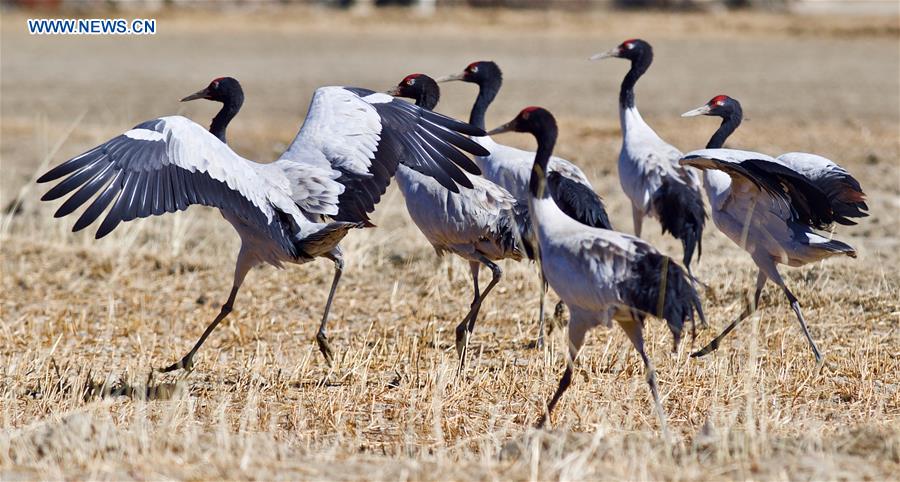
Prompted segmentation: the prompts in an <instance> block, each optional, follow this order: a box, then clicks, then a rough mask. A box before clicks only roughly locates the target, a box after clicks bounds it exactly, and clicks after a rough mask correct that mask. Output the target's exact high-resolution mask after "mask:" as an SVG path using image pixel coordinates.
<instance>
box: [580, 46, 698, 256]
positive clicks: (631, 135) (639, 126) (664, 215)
mask: <svg viewBox="0 0 900 482" xmlns="http://www.w3.org/2000/svg"><path fill="white" fill-rule="evenodd" d="M606 58H623V59H626V60H629V61H630V62H631V68H630V69H629V70H628V73H627V74H625V78H624V79H623V80H622V86H621V89H620V90H619V121H620V123H621V126H622V150H621V152H620V154H619V182H620V183H621V185H622V190H624V191H625V195H627V196H628V199H630V200H631V215H632V220H633V222H634V234H635V236H638V237H640V236H641V227H642V225H643V220H644V216H651V217H654V218H656V219H658V220H659V222H660V224H661V225H662V231H663V233H665V232H669V233H672V236H674V237H675V238H676V239H678V240H679V241H681V245H682V249H683V251H684V257H683V262H684V266H685V267H686V268H687V269H688V272H690V271H691V259H692V258H693V256H694V250H695V249H696V251H697V258H698V259H699V258H700V255H701V254H702V252H703V227H704V225H705V224H706V211H705V208H704V207H703V196H702V194H701V193H700V179H699V175H698V174H697V173H696V172H692V171H691V170H690V169H688V168H684V167H682V166H679V165H678V159H680V158H681V152H680V151H679V150H678V149H676V148H675V147H673V146H672V145H671V144H669V143H667V142H666V141H664V140H662V139H661V138H660V137H659V135H657V134H656V132H655V131H654V130H653V129H652V128H651V127H650V126H649V125H648V124H647V122H645V121H644V119H643V117H641V113H640V112H639V111H638V109H637V106H636V105H635V103H634V85H635V84H636V83H637V81H638V79H640V78H641V76H642V75H644V73H645V72H646V71H647V69H649V68H650V64H651V63H652V62H653V48H652V47H651V46H650V44H649V43H647V42H645V41H644V40H641V39H631V40H626V41H625V42H622V43H621V44H620V45H619V46H617V47H613V48H612V49H610V50H608V51H606V52H603V53H599V54H596V55H594V56H593V57H591V60H601V59H606Z"/></svg>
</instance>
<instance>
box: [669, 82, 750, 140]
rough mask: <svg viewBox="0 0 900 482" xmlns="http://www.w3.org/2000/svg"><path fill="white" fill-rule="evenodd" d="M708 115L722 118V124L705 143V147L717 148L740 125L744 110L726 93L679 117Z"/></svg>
mask: <svg viewBox="0 0 900 482" xmlns="http://www.w3.org/2000/svg"><path fill="white" fill-rule="evenodd" d="M697 115H710V116H715V117H721V118H722V124H721V125H720V126H719V128H718V129H717V130H716V132H715V133H714V134H713V135H712V137H710V138H709V142H707V143H706V148H707V149H718V148H720V147H722V146H724V145H725V140H726V139H728V137H729V136H731V134H732V133H733V132H734V131H735V130H736V129H737V128H738V126H740V125H741V121H742V120H743V118H744V112H743V110H742V109H741V103H740V102H738V101H737V99H732V98H731V97H728V96H727V95H717V96H715V97H713V98H712V99H710V100H709V102H707V103H706V104H703V105H701V106H700V107H697V108H696V109H694V110H691V111H687V112H685V113H684V114H681V117H693V116H697Z"/></svg>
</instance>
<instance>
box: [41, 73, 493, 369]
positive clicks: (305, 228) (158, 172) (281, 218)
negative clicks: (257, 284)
mask: <svg viewBox="0 0 900 482" xmlns="http://www.w3.org/2000/svg"><path fill="white" fill-rule="evenodd" d="M237 86H238V84H237V83H236V82H234V83H232V82H230V81H227V80H225V79H216V80H213V81H212V82H211V83H210V84H209V86H208V87H207V88H206V89H204V90H202V91H200V92H198V93H196V94H194V95H192V96H189V97H187V98H186V99H187V100H190V99H196V98H205V99H211V100H218V101H220V102H223V104H224V105H223V107H222V110H221V111H220V112H219V114H218V115H216V117H215V119H214V120H213V124H212V126H211V129H212V130H213V133H210V132H208V131H207V130H206V129H204V128H203V127H201V126H200V125H198V124H196V123H194V122H193V121H191V120H189V119H187V118H185V117H182V116H168V117H160V118H157V119H153V120H149V121H146V122H142V123H140V124H138V125H137V126H135V127H134V128H133V129H131V130H129V131H126V132H125V133H123V134H121V135H119V136H117V137H115V138H113V139H111V140H109V141H107V142H105V143H103V144H101V145H99V146H97V147H95V148H93V149H91V150H89V151H87V152H85V153H84V154H81V155H79V156H77V157H75V158H72V159H70V160H68V161H66V162H64V163H62V164H60V165H59V166H56V167H55V168H53V169H51V170H50V171H48V172H47V173H46V174H44V175H43V176H41V177H40V178H39V179H38V182H40V183H44V182H49V181H56V180H59V179H61V178H64V179H62V180H61V181H59V182H58V183H57V184H56V185H55V186H53V187H52V188H51V189H50V190H49V191H48V192H47V193H46V194H45V195H44V196H43V197H42V200H44V201H51V200H55V199H59V198H61V197H63V196H66V195H67V194H69V193H72V192H73V191H75V190H76V189H77V191H75V193H74V194H72V195H71V196H70V197H69V198H68V199H67V200H66V201H65V202H64V203H63V204H62V206H61V207H60V208H59V209H58V210H57V211H56V214H55V216H56V217H62V216H66V215H68V214H71V213H72V212H73V211H75V210H76V209H77V208H78V207H80V206H82V205H84V204H85V203H88V202H89V201H91V199H92V198H93V201H92V202H90V203H89V205H88V207H87V208H86V209H85V210H84V212H83V213H82V214H81V216H80V217H79V218H78V220H77V221H76V222H75V225H74V227H73V231H79V230H81V229H84V228H85V227H87V226H88V225H90V224H91V223H93V222H94V221H96V220H97V219H98V218H99V217H100V215H101V214H103V213H104V211H106V212H107V214H106V217H105V218H104V219H103V221H102V222H101V223H100V227H99V228H98V230H97V233H96V237H97V238H102V237H103V236H106V235H107V234H109V233H110V232H111V231H112V230H113V229H114V228H115V227H116V226H118V224H119V223H120V222H123V221H131V220H133V219H137V218H144V217H148V216H153V215H160V214H164V213H171V212H175V211H183V210H185V209H187V208H188V207H190V206H191V205H195V204H196V205H204V206H210V207H215V208H218V209H219V211H220V212H221V213H222V216H223V217H224V218H225V220H226V221H228V222H229V223H230V224H231V225H232V226H233V227H234V229H235V230H236V231H237V233H238V236H239V237H240V239H241V248H240V251H239V252H238V256H237V263H236V266H235V271H234V280H233V284H232V288H231V293H230V294H229V296H228V300H227V301H226V302H225V304H223V305H222V308H221V310H220V312H219V314H218V315H217V316H216V318H215V319H214V320H213V322H212V323H211V324H210V325H209V326H208V327H207V328H206V330H205V331H204V333H203V335H202V336H201V337H200V339H199V341H198V342H197V343H196V344H195V345H194V347H193V348H192V349H191V350H190V351H189V352H188V353H187V354H186V355H185V356H184V357H183V358H182V359H181V360H180V361H179V362H177V363H174V364H172V365H171V366H168V367H166V368H164V369H163V370H162V371H173V370H176V369H178V368H185V369H188V370H190V369H191V368H192V367H193V357H194V355H195V353H196V352H197V350H198V349H199V348H200V346H201V345H202V344H203V342H204V341H205V340H206V338H207V337H208V336H209V334H210V333H211V332H212V331H213V330H214V329H215V328H216V326H217V325H218V324H219V323H220V322H221V321H222V320H223V319H224V318H225V317H226V316H227V315H228V314H229V313H230V312H231V311H232V308H233V306H234V301H235V297H236V296H237V293H238V290H239V289H240V287H241V284H242V283H243V281H244V278H245V277H246V275H247V273H248V272H249V271H250V270H251V269H252V268H253V267H255V266H258V265H260V264H263V263H267V264H270V265H273V266H275V267H276V268H282V267H283V266H284V264H285V263H292V264H303V263H307V262H309V261H312V260H314V259H316V258H326V259H329V260H332V261H333V262H334V265H335V273H334V279H333V281H332V285H331V290H330V292H329V295H328V300H327V301H326V303H325V312H324V315H323V317H322V322H321V324H320V326H319V331H318V332H317V335H316V341H317V343H318V345H319V349H320V350H321V352H322V354H323V355H324V356H325V358H326V361H328V362H329V363H330V362H331V360H332V359H333V349H332V348H331V346H330V343H329V342H328V338H327V336H326V334H325V328H326V322H327V319H328V313H329V310H330V307H331V301H332V298H333V296H334V293H335V289H336V288H337V284H338V281H339V280H340V277H341V273H342V270H343V257H342V252H341V248H340V247H339V246H338V243H339V242H340V241H341V239H342V238H343V237H344V236H345V235H346V234H347V232H348V230H350V229H353V228H361V227H364V226H372V224H371V222H370V220H369V217H368V214H369V213H371V212H372V211H373V210H374V208H375V205H376V204H377V203H378V201H379V200H380V199H381V196H382V195H383V194H384V192H385V190H386V189H387V186H388V184H389V183H390V180H391V178H392V177H393V175H394V172H395V171H396V170H397V166H398V165H399V164H403V165H405V166H408V167H410V168H412V169H414V170H416V171H418V172H420V173H422V174H424V175H427V176H432V177H434V178H435V179H436V181H437V182H439V183H440V184H441V185H443V186H444V187H445V188H446V189H448V190H450V191H457V190H458V189H459V188H460V186H461V187H463V188H471V187H472V183H471V181H469V178H468V177H467V176H466V174H465V173H464V171H463V169H465V170H468V171H470V172H472V173H478V172H479V170H478V167H477V166H476V165H475V164H474V163H472V161H471V160H470V159H469V158H467V157H466V156H465V155H463V154H462V153H461V152H460V150H463V151H466V152H469V153H471V154H475V155H484V154H486V153H487V152H486V151H485V150H484V148H482V147H481V146H480V145H478V144H476V143H474V142H473V141H472V140H471V139H469V137H467V136H477V135H482V134H483V133H484V131H483V130H482V129H478V128H475V127H472V126H470V125H468V124H465V123H463V122H459V121H456V120H453V119H450V118H449V117H446V116H442V115H440V114H436V113H432V112H429V111H426V110H423V109H420V108H419V107H416V106H413V105H411V104H409V103H408V102H403V101H401V100H398V99H394V98H393V97H391V96H389V95H387V94H383V93H376V92H373V91H370V90H366V89H359V88H355V87H340V86H335V87H322V88H319V89H316V91H315V93H314V94H313V97H312V101H311V102H310V105H309V110H308V112H307V116H306V119H305V121H304V123H303V127H302V128H301V129H300V132H299V133H298V134H297V136H296V138H295V139H294V141H293V142H292V143H291V144H290V146H289V147H288V148H287V150H286V151H285V152H284V153H283V154H282V155H281V156H280V157H279V159H278V160H276V161H275V162H272V163H270V164H261V163H257V162H253V161H251V160H248V159H244V158H243V157H241V156H239V155H238V154H236V153H235V152H234V151H232V150H231V148H229V147H228V145H227V144H225V143H224V142H223V140H224V137H225V135H224V133H225V127H226V126H227V124H228V121H230V120H231V119H232V118H233V117H234V115H235V114H236V113H237V111H238V109H239V107H240V101H239V99H242V98H243V95H242V94H239V93H238V92H239V91H238V89H237V88H236V87H237ZM461 168H462V169H461ZM107 208H109V209H108V210H107Z"/></svg>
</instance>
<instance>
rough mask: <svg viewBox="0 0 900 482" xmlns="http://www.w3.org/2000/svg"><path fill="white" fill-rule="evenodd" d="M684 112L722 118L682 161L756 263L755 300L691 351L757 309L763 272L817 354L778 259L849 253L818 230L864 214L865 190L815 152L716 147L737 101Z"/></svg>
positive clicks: (791, 262) (716, 101)
mask: <svg viewBox="0 0 900 482" xmlns="http://www.w3.org/2000/svg"><path fill="white" fill-rule="evenodd" d="M682 115H683V116H684V117H691V116H697V115H710V116H718V117H722V124H721V125H720V126H719V128H718V129H717V130H716V132H715V133H714V134H713V136H712V137H711V138H710V140H709V142H708V143H707V145H706V149H702V150H698V151H693V152H689V153H688V154H687V155H685V156H684V158H683V159H682V160H681V163H682V164H684V165H686V166H694V167H697V168H699V169H702V170H704V179H703V185H704V188H705V189H706V193H707V195H708V196H709V202H710V208H711V211H712V218H713V222H714V223H715V225H716V226H717V227H718V228H719V230H720V231H722V232H723V233H724V234H725V235H726V236H728V238H730V239H731V240H732V241H734V242H735V243H736V244H737V245H738V246H740V247H741V248H744V249H745V250H746V251H747V252H748V253H750V256H751V257H752V258H753V262H754V263H756V266H757V268H758V273H757V275H756V290H755V291H754V295H753V300H752V301H751V303H750V304H749V305H748V306H747V307H746V308H745V309H744V310H743V312H742V313H741V314H740V316H739V317H738V318H737V320H735V321H734V322H732V323H731V324H730V325H728V326H727V327H726V328H725V329H724V330H723V331H722V333H721V334H719V335H718V336H717V337H715V338H714V339H713V340H712V342H710V343H709V344H708V345H707V346H705V347H704V348H702V349H701V350H699V351H697V352H696V353H694V354H693V355H692V356H695V357H697V356H703V355H706V354H707V353H710V352H712V351H713V350H715V349H717V348H718V347H719V343H721V341H722V339H723V338H725V336H727V335H728V333H730V332H731V330H733V329H734V328H735V327H736V326H737V325H738V323H740V322H741V321H742V320H744V319H745V318H746V317H747V316H749V315H750V314H751V313H753V312H754V311H755V310H756V307H757V305H758V304H759V297H760V295H761V294H762V289H763V287H764V286H765V284H766V280H772V282H773V283H775V284H776V285H778V287H779V288H781V290H782V291H783V292H784V294H785V296H786V297H787V299H788V302H789V303H790V305H791V308H792V309H793V310H794V314H795V315H796V316H797V320H798V321H799V322H800V327H801V329H802V330H803V334H804V335H805V336H806V340H807V341H808V342H809V346H810V348H811V349H812V351H813V355H814V356H815V357H816V362H817V363H818V362H820V361H821V360H822V355H821V354H820V353H819V349H818V347H817V346H816V343H815V342H814V341H813V338H812V336H811V335H810V333H809V327H808V326H807V324H806V320H805V319H804V317H803V312H802V311H801V310H800V302H799V301H798V300H797V297H796V296H794V294H793V293H791V290H789V289H788V287H787V285H785V282H784V279H782V277H781V275H780V274H779V272H778V267H777V266H778V265H779V264H785V265H788V266H794V267H797V266H803V265H806V264H809V263H812V262H816V261H819V260H822V259H825V258H828V257H831V256H839V255H846V256H850V257H853V258H855V257H856V251H855V250H854V249H853V247H851V246H849V245H847V244H846V243H842V242H840V241H837V240H834V239H831V238H830V237H828V236H823V235H821V234H819V233H817V232H816V231H815V230H816V229H825V228H827V227H828V225H829V224H831V223H833V222H836V223H839V224H845V225H846V224H856V223H855V222H853V221H852V220H850V219H848V218H860V217H865V216H868V214H867V213H866V212H865V211H866V210H868V206H867V205H866V203H865V200H866V196H865V194H864V193H863V191H862V188H861V187H860V185H859V181H857V180H856V179H854V178H853V176H851V175H850V173H849V172H847V171H846V170H845V169H844V168H842V167H840V166H838V165H837V164H835V163H834V162H832V161H830V160H828V159H826V158H824V157H821V156H817V155H815V154H807V153H800V152H793V153H789V154H784V155H782V156H779V157H777V158H773V157H770V156H767V155H765V154H760V153H757V152H750V151H739V150H735V149H722V146H723V145H724V144H725V139H727V138H728V136H730V135H731V133H732V132H734V130H735V129H737V127H738V126H739V125H740V124H741V119H742V116H743V110H742V109H741V104H740V103H739V102H738V101H737V100H735V99H732V98H731V97H728V96H725V95H719V96H716V97H713V98H712V99H711V100H710V101H709V102H707V103H706V104H705V105H703V106H700V107H698V108H697V109H694V110H691V111H689V112H685V113H684V114H682Z"/></svg>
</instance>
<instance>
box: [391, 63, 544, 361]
mask: <svg viewBox="0 0 900 482" xmlns="http://www.w3.org/2000/svg"><path fill="white" fill-rule="evenodd" d="M388 93H389V94H391V95H394V96H397V97H407V98H411V99H414V100H415V102H416V105H417V106H419V107H422V108H423V109H427V110H433V109H434V108H435V106H436V105H437V103H438V101H439V100H440V95H441V93H440V88H439V87H438V85H437V83H436V82H435V81H434V79H432V78H431V77H429V76H427V75H424V74H410V75H408V76H406V77H405V78H404V79H403V80H401V81H400V83H399V84H397V86H396V87H394V88H393V89H392V90H390V91H389V92H388ZM467 176H468V178H469V180H470V181H471V183H472V186H473V187H472V188H471V189H466V188H463V189H460V190H459V191H458V192H451V191H449V190H447V188H445V187H444V186H442V185H441V184H439V183H438V182H437V181H435V180H434V179H433V178H431V177H428V176H425V175H423V174H421V173H419V172H416V171H415V170H413V169H410V168H408V167H406V166H402V165H401V166H400V167H399V168H397V173H396V174H395V177H396V179H397V186H398V187H399V188H400V192H401V193H403V198H404V199H405V200H406V209H407V211H409V215H410V217H411V218H412V220H413V223H415V225H416V227H418V228H419V231H420V232H421V233H422V234H423V235H424V236H425V238H426V239H427V240H428V242H429V243H431V246H432V247H434V250H435V252H436V253H437V254H438V256H441V255H443V254H444V253H446V252H449V253H453V254H455V255H457V256H459V257H461V258H463V259H465V260H466V261H468V262H469V267H470V269H471V273H472V283H473V290H474V294H473V298H472V304H471V307H470V308H469V312H468V313H467V314H466V316H465V317H464V318H463V320H462V321H461V322H460V323H459V325H457V327H456V352H457V354H458V355H459V360H460V367H463V366H464V365H465V358H466V352H467V351H468V341H469V337H470V336H471V334H472V332H473V330H474V329H475V322H476V320H477V319H478V312H479V310H480V309H481V304H482V303H483V302H484V300H485V298H487V295H488V293H490V292H491V290H492V289H493V288H494V286H495V285H496V284H497V283H498V282H499V281H500V278H501V276H502V275H503V271H502V270H501V269H500V266H499V265H497V264H496V263H495V261H498V260H502V259H513V260H516V261H518V260H520V259H522V256H523V254H524V252H525V250H524V247H522V245H521V242H520V241H521V238H522V236H521V234H520V231H519V230H520V228H521V227H524V226H523V225H524V222H525V221H527V210H526V209H525V206H523V205H519V204H517V202H516V199H515V198H514V197H513V196H512V195H511V194H510V193H509V192H508V191H507V190H506V189H503V188H502V187H500V186H498V185H496V184H494V183H493V182H491V181H489V180H487V179H485V178H483V177H481V176H475V175H468V174H467ZM482 265H484V266H486V267H487V268H488V269H490V270H491V273H492V277H491V281H490V283H489V284H488V285H487V287H485V289H484V291H479V287H478V272H479V269H480V268H481V266H482Z"/></svg>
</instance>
